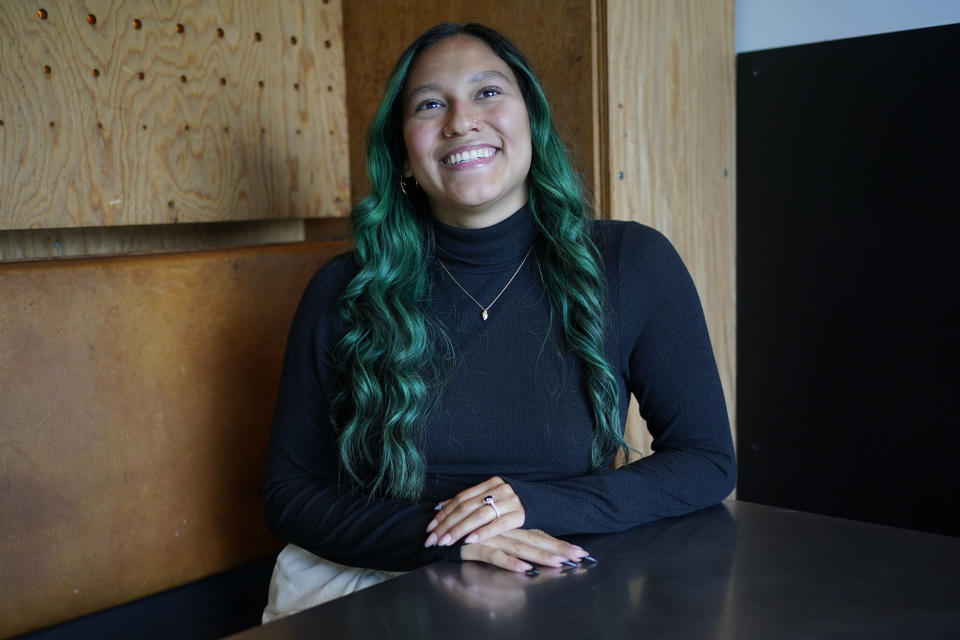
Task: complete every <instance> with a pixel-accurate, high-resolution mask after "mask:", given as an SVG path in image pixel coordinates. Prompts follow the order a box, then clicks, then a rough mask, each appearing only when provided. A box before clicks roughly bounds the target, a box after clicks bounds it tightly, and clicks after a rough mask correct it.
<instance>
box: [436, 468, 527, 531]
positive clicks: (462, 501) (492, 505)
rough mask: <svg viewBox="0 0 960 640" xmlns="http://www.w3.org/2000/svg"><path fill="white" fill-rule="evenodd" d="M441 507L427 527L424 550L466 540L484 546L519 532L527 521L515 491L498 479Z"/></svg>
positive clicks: (476, 487) (455, 497) (481, 485)
mask: <svg viewBox="0 0 960 640" xmlns="http://www.w3.org/2000/svg"><path fill="white" fill-rule="evenodd" d="M490 498H492V499H493V500H492V501H491V500H490ZM440 504H441V505H442V508H441V509H440V511H439V512H438V513H437V516H436V517H435V518H434V519H433V520H431V521H430V524H429V525H427V533H428V534H429V535H428V536H427V541H426V542H425V543H424V545H423V546H425V547H432V546H434V545H438V546H441V547H446V546H449V545H451V544H453V543H455V542H456V541H457V540H460V539H461V538H463V537H466V540H464V542H466V543H468V544H472V543H474V542H482V541H484V540H487V539H489V538H492V537H494V536H497V535H499V534H501V533H504V532H505V531H509V530H511V529H519V528H520V527H522V526H523V523H524V520H526V517H527V514H526V512H525V511H524V510H523V505H522V504H521V503H520V498H519V497H517V494H516V493H514V491H513V487H511V486H510V485H509V484H507V483H506V482H504V481H503V479H502V478H499V477H497V476H494V477H492V478H490V479H489V480H487V481H485V482H481V483H480V484H476V485H473V486H472V487H469V488H467V489H464V490H463V491H461V492H460V493H458V494H457V495H455V496H453V497H452V498H450V499H449V500H446V501H444V502H442V503H440Z"/></svg>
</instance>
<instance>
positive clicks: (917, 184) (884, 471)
mask: <svg viewBox="0 0 960 640" xmlns="http://www.w3.org/2000/svg"><path fill="white" fill-rule="evenodd" d="M737 71H738V79H737V158H738V160H737V162H738V177H737V183H738V188H737V252H738V256H737V345H738V346H737V364H738V382H737V384H738V398H737V416H738V443H737V444H738V456H739V475H740V480H739V485H738V488H737V491H738V494H737V495H738V497H739V498H740V499H743V500H747V501H754V502H761V503H765V504H772V505H778V506H785V507H790V508H796V509H801V510H806V511H815V512H819V513H825V514H830V515H839V516H844V517H851V518H856V519H861V520H868V521H872V522H880V523H885V524H892V525H897V526H904V527H909V528H915V529H924V530H928V531H933V532H939V533H948V534H952V535H960V499H958V495H960V472H958V471H957V469H958V468H960V464H958V461H960V402H958V397H960V392H958V389H957V386H958V380H960V376H958V375H957V370H958V367H960V348H958V346H960V339H958V332H960V321H958V315H957V312H956V307H957V306H958V305H957V297H958V294H960V233H958V230H960V224H958V217H960V25H950V26H946V27H936V28H931V29H920V30H914V31H905V32H900V33H893V34H885V35H880V36H870V37H864V38H853V39H848V40H840V41H834V42H826V43H819V44H812V45H804V46H797V47H788V48H782V49H772V50H767V51H757V52H750V53H745V54H741V55H740V56H738V59H737Z"/></svg>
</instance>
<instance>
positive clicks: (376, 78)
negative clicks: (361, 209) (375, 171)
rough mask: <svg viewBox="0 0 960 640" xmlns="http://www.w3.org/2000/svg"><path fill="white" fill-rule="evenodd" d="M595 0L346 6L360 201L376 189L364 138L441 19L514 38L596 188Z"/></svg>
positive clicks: (399, 1)
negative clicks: (411, 49)
mask: <svg viewBox="0 0 960 640" xmlns="http://www.w3.org/2000/svg"><path fill="white" fill-rule="evenodd" d="M594 4H595V0H514V1H513V2H504V1H503V0H421V1H419V2H409V1H403V0H386V1H385V0H350V1H349V2H345V3H344V5H343V28H344V43H345V46H346V65H347V103H348V111H349V113H350V172H351V179H352V185H353V191H352V197H353V201H354V202H356V201H358V200H359V199H360V198H362V197H363V196H365V195H366V194H367V192H368V191H369V188H370V187H369V181H368V180H367V173H366V166H365V162H364V153H365V149H364V138H365V136H366V131H367V127H368V126H369V125H370V121H371V120H372V119H373V115H374V112H375V111H376V109H377V106H378V105H379V103H380V99H381V96H382V94H383V86H384V84H385V83H386V80H387V76H388V75H389V74H390V71H391V70H392V69H393V64H394V63H395V62H396V60H397V58H398V57H399V56H400V54H401V53H402V52H403V50H404V49H405V48H406V47H407V45H409V44H410V43H411V42H412V41H413V40H414V39H415V38H416V37H417V36H418V35H420V34H421V33H423V32H424V31H426V30H427V29H429V28H430V27H432V26H433V25H435V24H438V23H441V22H458V23H465V22H480V23H483V24H486V25H487V26H489V27H492V28H494V29H496V30H497V31H499V32H500V33H502V34H503V35H505V36H506V37H507V38H509V39H511V40H512V41H513V42H514V43H515V44H516V45H517V46H518V47H519V48H520V50H521V51H523V52H524V54H525V55H526V56H527V57H528V58H529V59H530V62H531V64H533V67H534V69H535V70H536V71H537V73H538V75H539V76H540V78H541V80H542V81H543V84H544V87H545V89H546V92H547V96H548V98H549V99H550V105H551V108H552V109H553V115H554V120H555V121H556V123H557V128H558V129H559V131H560V133H561V135H562V136H563V138H564V141H565V142H566V143H567V145H568V146H569V147H570V148H571V150H572V151H573V156H574V161H575V162H576V163H577V164H578V165H579V166H580V168H581V169H582V171H583V174H584V181H585V183H586V184H587V185H588V187H589V188H592V189H594V190H596V189H597V186H596V184H595V179H596V178H597V175H598V174H597V171H596V170H595V168H594V164H595V155H596V154H597V153H598V145H599V139H598V137H597V132H596V130H595V127H594V121H595V119H596V117H597V112H596V109H597V107H596V103H595V92H596V89H597V85H596V80H595V79H596V73H595V65H596V63H597V61H596V59H595V56H596V52H595V31H596V30H595V20H596V16H595V15H594V13H595V12H594V6H593V5H594Z"/></svg>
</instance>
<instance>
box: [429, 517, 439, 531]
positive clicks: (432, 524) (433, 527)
mask: <svg viewBox="0 0 960 640" xmlns="http://www.w3.org/2000/svg"><path fill="white" fill-rule="evenodd" d="M437 524H438V523H437V521H436V520H431V521H430V524H428V525H427V533H430V532H431V531H433V530H434V529H436V528H437Z"/></svg>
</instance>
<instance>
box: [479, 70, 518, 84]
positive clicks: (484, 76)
mask: <svg viewBox="0 0 960 640" xmlns="http://www.w3.org/2000/svg"><path fill="white" fill-rule="evenodd" d="M487 80H502V81H504V82H507V83H509V82H510V78H508V77H507V76H506V75H504V74H503V73H501V72H499V71H497V70H496V69H490V70H489V71H481V72H480V73H475V74H473V75H472V76H470V84H476V83H478V82H486V81H487Z"/></svg>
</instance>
